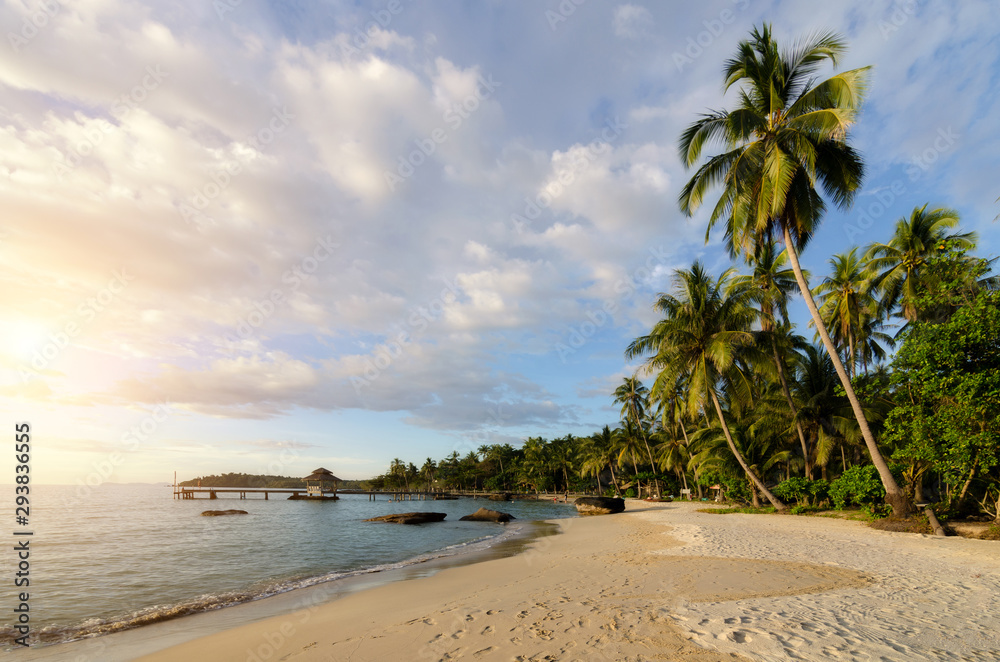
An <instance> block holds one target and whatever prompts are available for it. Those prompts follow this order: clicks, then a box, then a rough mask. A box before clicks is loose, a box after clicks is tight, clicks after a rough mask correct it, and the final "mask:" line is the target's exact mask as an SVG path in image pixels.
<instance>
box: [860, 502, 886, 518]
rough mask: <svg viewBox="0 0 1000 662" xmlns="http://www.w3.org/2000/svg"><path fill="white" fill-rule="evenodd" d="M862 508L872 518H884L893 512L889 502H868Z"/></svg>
mask: <svg viewBox="0 0 1000 662" xmlns="http://www.w3.org/2000/svg"><path fill="white" fill-rule="evenodd" d="M861 510H863V511H864V513H865V514H866V515H868V516H869V517H871V518H872V519H884V518H886V517H888V516H889V515H891V514H892V506H890V505H889V504H887V503H866V504H864V505H863V506H861Z"/></svg>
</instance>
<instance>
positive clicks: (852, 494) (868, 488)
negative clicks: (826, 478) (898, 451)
mask: <svg viewBox="0 0 1000 662" xmlns="http://www.w3.org/2000/svg"><path fill="white" fill-rule="evenodd" d="M830 498H831V499H832V500H833V504H834V505H835V506H836V507H837V508H838V509H843V508H845V507H846V506H848V505H852V504H853V505H857V506H862V507H863V506H872V505H874V504H875V503H876V502H881V501H882V500H883V499H884V498H885V488H883V487H882V481H881V480H879V475H878V470H877V469H876V468H875V466H874V465H871V464H865V465H859V466H854V467H851V468H850V469H848V470H847V471H845V472H844V473H843V474H842V475H841V476H840V478H837V479H836V480H835V481H833V482H832V483H830Z"/></svg>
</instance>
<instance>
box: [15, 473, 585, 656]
mask: <svg viewBox="0 0 1000 662" xmlns="http://www.w3.org/2000/svg"><path fill="white" fill-rule="evenodd" d="M9 490H10V492H11V493H13V487H11V488H9ZM80 491H81V490H80V488H78V487H70V486H55V485H52V486H45V485H42V486H32V501H31V515H32V517H31V526H30V527H29V528H30V529H32V530H33V531H34V536H33V538H32V540H31V577H30V579H31V586H30V587H29V588H28V589H27V590H29V591H30V595H31V617H32V618H31V627H32V630H33V632H32V634H33V639H34V640H35V641H36V642H38V641H41V642H43V643H54V642H57V641H67V640H72V639H77V638H80V637H82V636H86V635H88V634H93V633H98V632H113V631H117V630H121V629H126V628H130V627H137V626H140V625H144V624H147V623H155V622H159V621H162V620H166V619H169V618H174V617H176V616H181V615H184V614H189V613H195V612H198V611H206V610H209V609H217V608H219V607H223V606H227V605H232V604H238V603H241V602H247V601H250V600H255V599H258V598H261V597H265V596H268V595H274V594H277V593H281V592H284V591H288V590H291V589H293V588H298V587H303V586H310V585H312V584H316V583H319V582H324V581H330V580H336V579H338V578H342V577H348V576H354V575H357V574H362V573H369V572H378V571H381V570H387V569H390V568H397V567H402V566H405V565H406V564H408V563H416V562H420V561H423V560H426V559H428V558H434V557H438V556H442V555H448V554H458V553H462V552H464V551H467V550H474V549H477V548H481V547H485V546H488V545H491V544H495V543H496V542H499V541H500V540H501V539H504V538H509V537H510V536H511V535H513V534H514V533H515V532H516V530H517V526H515V524H516V523H512V524H511V525H506V526H505V525H502V524H493V523H486V522H459V521H458V518H459V517H461V516H463V515H468V514H470V513H472V512H474V511H475V510H476V509H478V508H480V507H492V508H494V509H497V510H502V511H504V512H508V513H510V514H512V515H514V516H515V517H516V518H517V520H518V521H519V522H523V521H532V520H543V519H556V518H562V517H575V516H576V511H575V509H574V508H572V506H566V505H564V504H558V505H557V504H554V503H552V502H551V501H548V502H545V501H512V502H508V503H491V502H488V501H484V500H472V499H459V500H457V501H404V502H398V503H394V502H389V501H387V500H386V499H387V497H385V496H381V497H379V499H380V500H379V501H374V502H372V501H369V500H368V497H367V496H364V495H358V496H355V495H344V496H342V497H341V499H340V500H339V501H328V502H322V503H318V502H309V501H288V500H287V498H286V497H285V496H284V495H271V499H270V500H268V501H264V499H263V497H258V496H256V495H255V496H252V497H250V498H248V499H246V500H240V499H237V498H231V497H221V498H219V499H217V500H215V501H210V500H207V499H195V500H174V499H172V490H171V488H169V487H165V486H162V485H160V486H154V485H102V486H100V487H98V488H95V489H90V493H89V494H87V495H84V494H81V493H80ZM11 502H13V499H11ZM229 508H235V509H240V510H246V511H248V512H249V515H238V516H232V517H202V516H201V512H202V511H204V510H225V509H229ZM424 510H430V511H435V512H443V513H448V517H447V519H446V520H445V521H444V522H440V523H434V524H425V525H422V526H404V525H398V524H383V523H374V522H363V521H362V520H364V519H366V518H369V517H376V516H378V515H386V514H389V513H399V512H411V511H424ZM2 557H3V564H4V567H5V573H4V574H5V575H7V576H12V575H13V571H14V568H13V565H12V564H13V561H12V554H11V553H7V554H3V555H2ZM8 571H9V572H8ZM21 590H24V589H21ZM0 595H2V603H0V604H2V605H3V607H4V609H5V611H6V610H7V607H8V606H9V605H13V604H14V602H13V601H14V589H13V587H11V586H10V583H9V582H4V589H3V591H2V593H0ZM10 625H11V624H10V622H9V620H8V619H4V620H3V622H0V636H2V640H0V641H2V643H0V645H2V646H3V648H5V649H9V648H10V645H11V641H12V636H11V632H12V631H11V629H10ZM35 635H37V636H38V637H39V638H38V639H35V637H34V636H35Z"/></svg>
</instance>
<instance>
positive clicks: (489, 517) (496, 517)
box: [459, 508, 517, 524]
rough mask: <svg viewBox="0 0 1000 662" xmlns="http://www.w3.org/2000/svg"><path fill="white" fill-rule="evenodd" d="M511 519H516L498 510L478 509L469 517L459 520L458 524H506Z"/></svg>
mask: <svg viewBox="0 0 1000 662" xmlns="http://www.w3.org/2000/svg"><path fill="white" fill-rule="evenodd" d="M512 519H517V518H516V517H514V516H513V515H511V514H509V513H501V512H500V511H498V510H490V509H489V508H480V509H479V510H477V511H476V512H474V513H472V514H471V515H466V516H465V517H461V518H459V521H460V522H503V523H504V524H506V523H507V522H509V521H511V520H512Z"/></svg>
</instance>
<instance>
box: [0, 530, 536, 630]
mask: <svg viewBox="0 0 1000 662" xmlns="http://www.w3.org/2000/svg"><path fill="white" fill-rule="evenodd" d="M524 528H525V525H524V523H517V522H512V523H510V524H507V525H505V526H504V527H503V529H502V530H500V531H498V532H497V533H495V534H493V535H486V536H481V537H479V538H476V539H473V540H470V541H466V542H462V543H457V544H453V545H448V546H446V547H442V548H440V549H438V550H434V551H432V552H427V553H424V554H419V555H417V556H414V557H412V558H409V559H406V560H404V561H399V562H396V563H385V564H379V565H374V566H370V567H366V568H358V569H355V570H349V571H341V572H329V573H325V574H321V575H311V576H306V577H294V578H282V579H278V580H273V581H264V582H262V583H261V584H260V585H259V586H256V587H254V588H253V589H252V590H244V591H230V592H226V593H220V594H206V595H201V596H198V597H196V598H193V599H191V600H187V601H184V602H181V603H177V604H167V605H154V606H150V607H145V608H143V609H139V610H136V611H133V612H130V613H127V614H122V615H119V616H115V617H112V618H107V619H100V618H91V619H88V620H86V621H83V622H81V623H76V624H72V625H66V626H58V625H52V626H46V627H43V628H41V629H39V630H37V631H35V632H33V633H32V640H33V641H32V643H33V644H34V645H38V644H42V645H51V644H57V643H65V642H69V641H78V640H80V639H87V638H92V637H98V636H102V635H105V634H111V633H114V632H121V631H124V630H131V629H134V628H138V627H142V626H145V625H152V624H154V623H161V622H163V621H169V620H172V619H175V618H180V617H181V616H188V615H191V614H198V613H203V612H208V611H214V610H216V609H222V608H224V607H232V606H235V605H239V604H244V603H247V602H253V601H255V600H261V599H264V598H268V597H272V596H275V595H279V594H282V593H287V592H289V591H294V590H297V589H303V588H308V587H311V586H316V585H318V584H324V583H327V582H333V581H338V580H343V579H346V578H349V577H357V576H361V575H370V574H374V573H379V572H385V571H388V570H396V569H400V568H406V567H408V566H414V565H418V564H421V563H427V562H428V561H434V560H437V559H442V558H447V557H452V556H458V555H461V554H471V553H474V552H477V551H482V550H486V549H488V548H490V547H492V546H494V545H497V544H499V543H501V542H504V541H506V540H510V539H511V538H513V537H515V536H517V535H519V534H520V533H521V532H522V531H523V530H524ZM18 636H20V635H19V634H18V633H17V631H16V630H14V629H13V628H12V627H9V626H3V627H0V646H2V647H3V649H4V650H12V649H14V648H19V646H17V645H16V644H15V643H14V640H15V639H16V638H17V637H18Z"/></svg>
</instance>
